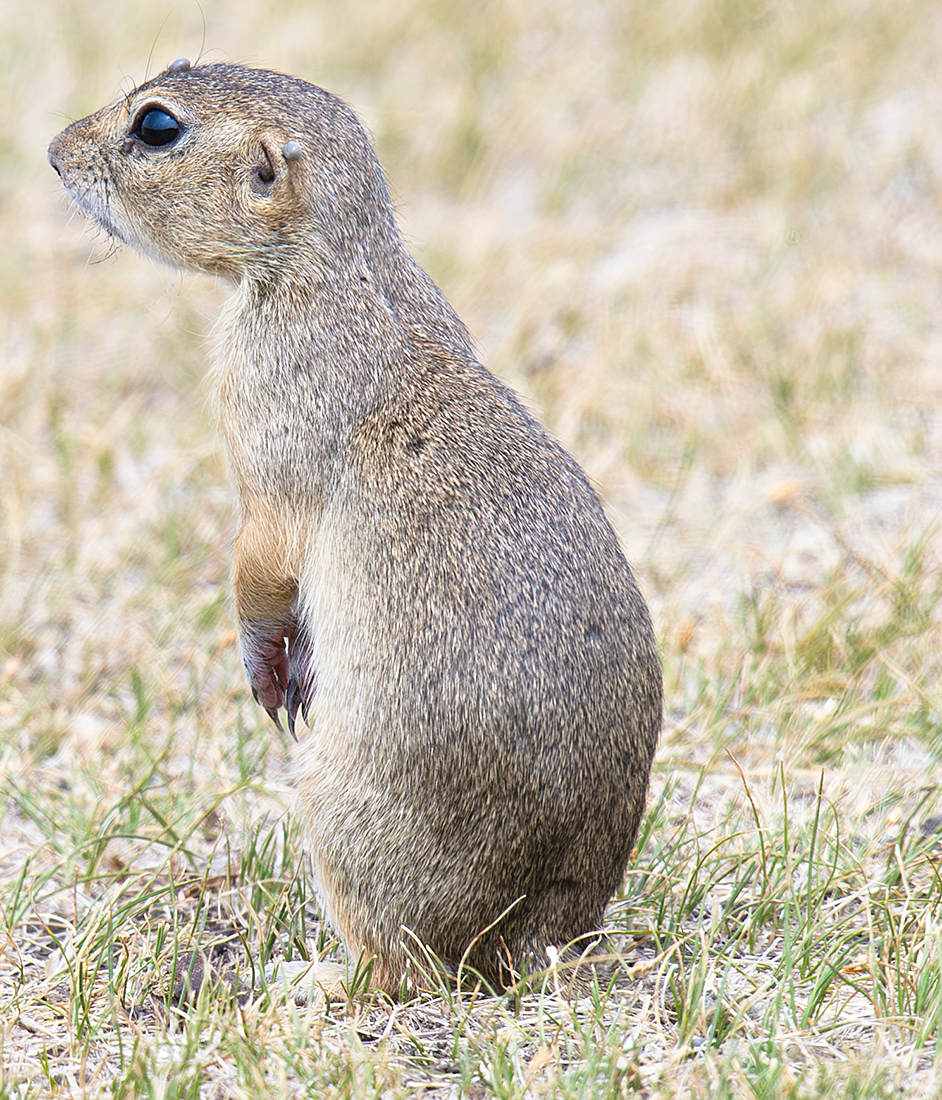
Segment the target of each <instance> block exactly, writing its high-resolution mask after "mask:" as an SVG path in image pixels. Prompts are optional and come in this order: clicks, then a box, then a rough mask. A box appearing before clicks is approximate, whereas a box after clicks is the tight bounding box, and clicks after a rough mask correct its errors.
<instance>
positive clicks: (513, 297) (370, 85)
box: [0, 0, 942, 797]
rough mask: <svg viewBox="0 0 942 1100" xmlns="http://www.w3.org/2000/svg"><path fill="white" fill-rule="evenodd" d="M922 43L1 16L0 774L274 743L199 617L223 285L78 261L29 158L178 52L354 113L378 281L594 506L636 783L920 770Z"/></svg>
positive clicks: (145, 263)
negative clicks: (603, 508) (133, 744)
mask: <svg viewBox="0 0 942 1100" xmlns="http://www.w3.org/2000/svg"><path fill="white" fill-rule="evenodd" d="M40 28H41V30H40ZM940 51H942V8H940V7H939V6H938V5H935V4H932V3H928V2H925V0H902V2H900V0H894V2H890V0H794V2H790V3H765V2H761V0H755V2H752V0H659V2H656V3H650V2H648V3H640V2H632V0H617V2H616V0H579V2H578V3H577V2H575V0H539V2H536V0H479V2H477V3H474V4H470V3H455V2H453V0H384V2H383V3H375V2H367V0H349V2H345V3H342V4H340V3H335V2H327V0H320V2H319V0H304V2H299V0H265V2H263V0H240V2H238V3H233V2H232V0H227V2H225V3H223V2H221V0H202V2H201V4H199V5H197V4H196V3H195V2H181V3H176V4H174V5H173V6H169V5H154V4H144V3H136V2H122V3H111V2H107V0H67V2H63V0H34V2H32V3H30V4H22V3H19V2H14V0H2V2H0V58H2V64H0V334H2V347H0V763H2V766H3V768H5V769H6V770H7V773H8V774H10V775H19V774H22V773H24V772H26V771H28V770H29V769H30V768H31V767H33V766H35V765H37V764H39V763H43V762H44V766H49V767H57V766H58V767H74V765H75V762H76V761H77V760H82V759H87V760H94V761H100V760H101V759H102V757H101V753H102V752H103V751H104V752H105V758H108V759H111V757H109V756H108V754H117V755H115V756H114V757H113V758H114V759H115V760H117V759H119V758H120V751H119V750H121V746H122V745H123V744H124V742H125V741H126V739H127V729H128V723H129V722H131V723H133V722H134V721H138V722H140V723H143V722H144V721H145V719H146V723H147V728H148V731H149V734H148V736H151V737H160V736H164V735H166V736H167V737H170V736H171V733H173V731H176V733H174V736H177V737H178V738H182V740H178V741H176V742H174V745H176V746H177V747H178V748H179V749H183V748H184V747H185V751H186V754H187V755H188V757H189V758H190V760H191V766H192V759H193V758H194V757H193V753H194V752H195V750H194V749H193V741H192V738H193V737H196V736H197V735H196V733H194V732H193V731H194V730H198V729H199V730H204V731H205V730H212V731H214V732H213V734H212V736H209V735H207V737H206V738H205V739H204V740H203V741H200V745H201V746H203V747H201V748H200V749H199V752H197V753H196V757H195V758H197V759H199V760H202V761H203V764H204V765H205V766H206V767H207V768H209V769H210V772H207V774H211V768H212V767H215V766H217V765H218V762H219V760H222V759H224V758H225V757H226V751H227V750H226V748H225V746H226V744H227V743H228V742H227V741H226V738H227V737H228V736H229V731H231V730H232V729H234V728H235V727H236V726H239V725H240V724H241V723H245V724H248V726H249V727H251V729H252V730H255V729H256V728H257V729H258V730H261V731H263V734H262V735H261V738H260V739H258V740H259V744H264V745H265V746H266V748H265V749H264V752H263V750H262V749H261V748H259V749H258V750H257V751H258V752H259V753H260V754H261V755H260V756H259V758H258V761H257V764H258V767H259V768H260V769H262V770H264V767H265V766H267V765H266V763H265V761H266V760H267V757H266V756H265V753H267V752H268V751H269V749H268V747H267V746H277V745H278V744H279V743H278V742H276V741H274V740H272V739H271V738H270V736H269V731H268V728H267V720H264V721H263V720H262V719H260V718H259V713H260V712H258V713H257V712H256V711H255V709H254V708H253V707H252V706H251V703H250V702H249V704H248V705H246V703H245V695H246V691H245V685H244V681H243V676H242V672H241V670H240V668H239V664H238V659H237V656H236V653H235V649H234V644H233V643H234V636H233V633H232V621H231V616H230V611H229V603H228V595H227V577H226V571H227V566H228V559H229V543H230V540H231V538H232V535H233V529H234V525H233V517H232V509H231V499H230V491H229V488H228V485H227V482H226V476H225V470H224V465H223V461H222V458H221V455H220V451H219V448H218V446H217V443H216V440H215V434H214V429H213V425H212V422H211V417H210V415H209V413H208V409H207V406H206V388H205V384H204V379H205V374H206V364H207V356H208V351H207V337H208V335H209V334H210V332H211V330H212V326H213V321H214V318H215V317H216V315H217V314H218V311H219V309H220V306H221V304H222V302H223V301H224V300H225V297H226V295H227V288H226V287H225V286H223V285H221V284H216V283H214V282H213V281H212V280H210V279H208V278H205V277H198V276H190V275H188V276H182V275H179V274H177V273H174V272H172V271H169V270H167V269H164V268H162V267H160V266H158V265H156V264H154V263H152V262H151V261H149V260H145V259H142V258H141V257H139V256H137V255H134V254H132V253H131V252H129V251H128V250H126V249H123V248H115V247H112V245H111V243H110V242H109V241H108V240H107V239H105V238H103V237H102V236H101V235H100V234H98V235H96V233H95V232H94V231H93V230H91V229H89V228H88V227H87V226H86V225H85V224H84V222H83V220H82V219H81V217H80V216H79V215H77V214H75V213H70V211H69V209H68V206H67V204H66V202H65V200H64V198H63V197H62V195H61V188H60V186H59V181H58V180H57V178H56V176H55V174H54V173H53V172H52V171H51V170H50V169H49V167H48V165H47V164H46V161H45V148H46V145H47V143H48V141H49V139H50V138H51V137H52V136H53V135H54V134H55V133H56V132H57V131H58V130H59V129H61V128H62V127H63V126H64V125H66V124H67V123H68V122H69V121H70V120H72V119H75V118H79V117H82V116H83V115H85V114H87V113H89V112H91V111H93V110H95V109H97V108H98V107H100V106H102V105H103V104H104V103H105V102H107V101H110V100H111V99H113V98H115V97H116V96H117V95H119V94H121V93H122V92H123V91H127V90H128V89H130V88H131V87H133V86H134V85H135V84H136V83H138V82H141V81H143V80H144V79H145V78H146V77H148V76H149V75H154V74H155V73H156V72H158V71H159V70H160V69H161V68H163V67H164V66H165V65H166V64H167V63H168V62H169V61H171V60H172V59H173V58H176V57H178V56H181V55H182V56H188V57H190V58H191V59H192V60H194V61H196V60H197V59H205V60H220V59H228V60H237V61H240V62H245V63H249V64H253V65H259V66H265V67H271V68H278V69H281V70H284V71H286V72H290V73H293V74H297V75H299V76H302V77H304V78H306V79H308V80H310V81H313V82H315V83H318V84H321V85H323V86H325V87H326V88H328V89H330V90H331V91H333V92H335V93H337V94H339V95H340V96H342V97H344V98H345V99H347V100H348V101H349V102H350V103H351V104H352V105H353V106H354V107H355V108H356V110H357V111H358V112H359V113H360V115H361V116H362V117H363V118H364V120H365V121H366V123H367V124H368V126H369V128H370V129H371V131H372V133H373V135H374V137H375V140H376V143H377V146H378V150H379V154H380V157H381V159H382V161H383V163H384V165H385V167H386V169H387V173H388V176H389V179H390V182H391V186H392V190H393V193H394V195H395V198H396V202H397V204H398V208H399V216H400V220H401V224H402V227H403V231H404V233H405V235H406V237H407V239H408V240H409V242H410V247H411V248H412V250H413V252H414V254H415V255H416V256H417V257H418V259H419V260H420V262H421V263H422V264H423V265H424V266H425V267H426V268H427V269H428V270H429V271H430V272H431V274H432V275H433V277H434V278H435V279H436V280H437V281H438V282H439V283H440V285H441V286H442V288H443V290H444V291H445V293H446V295H447V296H448V297H449V298H450V300H451V301H452V303H453V304H454V305H455V307H456V308H457V310H458V312H459V314H460V315H461V316H462V317H463V319H464V320H465V322H466V323H467V325H468V326H469V328H470V330H471V332H472V334H473V336H474V338H475V340H476V341H477V344H478V347H479V349H480V354H481V357H482V359H483V361H484V362H485V363H486V364H487V365H488V366H490V367H491V368H492V369H493V370H494V371H496V372H497V373H498V374H499V375H501V376H502V377H503V378H504V379H506V380H507V381H508V382H509V383H510V384H511V385H513V386H514V387H515V388H517V389H518V390H519V391H520V392H521V393H522V394H523V395H524V397H525V399H526V400H527V402H528V403H529V404H530V405H531V406H532V407H533V408H534V409H536V410H537V412H538V414H539V415H540V416H541V418H543V420H544V421H545V422H546V423H547V424H548V425H549V427H550V428H551V430H552V431H553V432H554V433H555V434H556V435H557V436H558V437H559V438H560V439H561V440H562V441H563V443H564V444H565V445H566V446H567V447H568V448H570V449H571V450H572V451H573V452H574V454H575V455H576V456H577V457H578V459H579V460H580V461H581V462H582V463H583V464H584V466H585V467H586V469H587V470H588V472H589V474H590V475H591V477H592V478H593V479H594V481H595V482H596V484H597V485H598V486H599V488H600V491H601V492H602V494H603V496H604V498H605V500H606V502H607V504H608V507H609V509H610V514H611V516H612V518H613V521H614V523H615V525H616V527H617V528H618V530H619V532H620V534H621V536H622V538H623V540H624V544H625V546H626V549H627V552H628V555H629V558H630V560H631V562H632V564H633V566H634V567H635V570H636V572H637V574H638V576H639V579H640V582H641V585H642V588H643V590H644V592H645V594H646V596H647V598H648V600H649V602H650V604H651V606H652V610H653V613H654V616H655V623H656V628H657V631H658V636H659V639H660V641H661V644H662V649H663V653H664V659H665V670H666V676H667V681H668V688H669V703H668V726H667V731H666V734H665V739H664V743H663V746H662V755H661V760H662V765H661V767H662V770H663V771H666V770H667V769H669V768H671V767H676V766H679V765H682V764H683V762H684V761H689V760H692V759H696V760H698V761H699V762H700V763H701V764H703V763H704V762H706V763H709V762H710V761H715V762H718V763H717V767H718V768H720V769H722V768H723V767H726V768H729V764H728V761H727V760H726V758H725V756H724V755H723V750H724V749H725V748H726V747H727V746H728V745H730V744H733V743H735V745H736V747H737V752H740V753H742V754H743V756H742V758H743V759H746V758H750V759H753V760H754V761H755V762H756V763H757V764H758V763H761V761H762V760H771V759H772V758H773V757H774V756H775V755H781V754H783V753H786V754H787V755H788V758H789V759H790V760H791V761H792V762H793V763H794V764H795V766H796V767H800V766H803V765H805V764H807V765H808V766H809V767H816V766H817V765H818V764H819V763H820V762H823V761H828V762H831V763H832V764H834V765H835V766H843V765H844V764H847V763H848V762H850V761H852V760H854V759H857V758H858V756H859V754H860V753H861V752H864V753H865V754H869V756H868V757H867V758H868V759H869V760H871V762H872V761H873V760H874V759H875V755H874V754H875V753H876V751H877V750H876V749H874V747H873V746H874V745H886V744H887V743H889V741H895V743H896V745H897V747H896V749H894V750H893V751H894V752H895V754H896V755H895V757H894V759H895V761H896V763H897V764H900V762H901V761H903V762H904V763H905V760H904V756H905V754H904V753H903V749H902V748H901V747H900V746H901V745H907V746H910V748H912V751H913V752H916V753H917V757H918V768H919V769H922V770H924V769H925V767H926V766H927V764H926V761H927V760H928V761H934V760H935V759H936V754H937V752H938V745H939V738H938V733H939V719H938V713H937V710H936V703H937V700H938V689H937V682H938V671H939V670H938V656H937V654H938V651H939V646H938V633H937V620H936V614H935V604H936V594H937V589H938V586H939V581H938V569H937V565H938V560H937V553H938V537H937V536H938V515H939V508H940V504H942V485H940V480H939V466H940V449H942V433H940V416H939V412H940V402H942V371H940V353H942V330H940V320H942V283H940V276H942V230H940V218H939V213H940V210H939V198H940V193H942V112H940V106H942V95H940V83H939V76H938V64H937V62H938V58H939V57H940V56H942V52H940ZM262 718H264V716H262ZM240 728H241V726H240ZM186 731H189V733H187V732H186ZM200 736H202V735H200ZM188 738H190V739H189V740H188ZM903 738H905V739H908V740H901V739H903ZM169 743H170V742H168V744H169ZM913 746H915V747H913ZM176 751H177V749H174V750H173V751H172V752H171V758H175V756H174V753H175V752H176ZM272 751H275V752H276V753H281V752H282V751H283V750H282V749H280V748H276V749H272ZM881 751H882V750H881ZM907 751H909V750H907ZM200 753H204V754H205V757H204V756H200ZM279 759H281V758H280V757H279ZM914 759H916V758H914ZM214 762H215V763H214ZM96 766H97V765H96ZM108 766H109V767H110V766H111V765H110V764H109V765H108ZM115 766H117V765H115ZM181 766H182V765H181ZM838 774H840V773H838ZM848 786H849V787H852V788H853V789H854V790H857V789H858V784H857V782H856V780H855V781H853V782H849V783H848ZM864 787H865V788H866V785H864ZM861 797H864V795H861Z"/></svg>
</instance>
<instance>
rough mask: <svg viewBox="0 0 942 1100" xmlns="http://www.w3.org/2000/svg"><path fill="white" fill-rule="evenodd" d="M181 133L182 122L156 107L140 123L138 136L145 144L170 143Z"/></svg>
mask: <svg viewBox="0 0 942 1100" xmlns="http://www.w3.org/2000/svg"><path fill="white" fill-rule="evenodd" d="M179 133H180V123H179V122H177V120H176V119H175V118H174V117H173V115H168V114H167V112H166V111H161V110H158V109H157V108H156V107H155V108H154V109H153V110H152V111H148V112H147V114H146V115H144V117H143V118H142V119H141V121H140V122H139V123H138V127H137V132H136V134H135V136H136V137H139V138H140V139H141V141H143V142H144V144H145V145H169V144H170V142H171V141H173V139H174V138H175V137H177V135H178V134H179Z"/></svg>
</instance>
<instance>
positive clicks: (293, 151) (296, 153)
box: [281, 141, 304, 161]
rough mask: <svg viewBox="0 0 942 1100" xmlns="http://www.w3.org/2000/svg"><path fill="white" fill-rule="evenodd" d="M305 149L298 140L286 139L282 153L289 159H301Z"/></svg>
mask: <svg viewBox="0 0 942 1100" xmlns="http://www.w3.org/2000/svg"><path fill="white" fill-rule="evenodd" d="M303 153H304V150H303V149H302V148H301V146H300V144H299V143H298V142H297V141H286V142H285V143H284V145H282V147H281V155H282V156H283V157H284V158H285V160H287V161H293V160H300V159H301V157H302V155H303Z"/></svg>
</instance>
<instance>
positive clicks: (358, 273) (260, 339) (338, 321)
mask: <svg viewBox="0 0 942 1100" xmlns="http://www.w3.org/2000/svg"><path fill="white" fill-rule="evenodd" d="M371 259H374V262H373V263H370V264H368V263H367V262H360V263H358V264H354V263H343V264H339V265H336V266H334V267H325V266H322V265H321V264H317V265H306V266H304V267H301V266H297V267H292V266H290V265H286V268H285V269H284V270H282V271H280V272H278V273H277V274H274V273H272V272H271V271H269V272H267V273H266V275H267V277H265V278H253V277H252V276H251V275H247V276H246V277H244V278H243V279H242V281H241V282H240V283H239V284H238V285H237V289H236V292H235V294H234V295H233V297H232V299H231V300H230V302H229V303H228V305H227V307H226V309H225V311H224V313H223V315H222V317H221V319H220V327H219V330H218V332H219V337H218V340H217V346H216V355H215V370H214V380H215V387H214V389H215V393H214V397H215V406H216V413H217V418H218V420H219V424H220V428H221V430H222V434H223V437H224V439H225V442H226V447H227V451H228V456H229V463H230V467H231V470H232V474H233V477H234V480H235V483H236V486H237V489H238V492H239V496H240V499H241V501H242V503H243V507H248V508H251V502H252V500H253V499H259V500H261V499H266V500H268V501H269V502H271V500H272V498H275V499H278V500H279V501H280V503H281V505H282V506H283V507H285V508H290V509H292V510H293V509H299V510H302V509H303V510H305V511H306V512H307V513H308V514H309V515H310V514H311V510H312V509H317V508H318V506H319V505H320V504H322V503H323V500H324V499H325V497H326V496H328V495H329V494H330V492H331V491H332V489H333V488H334V487H335V486H336V484H337V482H338V479H339V478H340V477H342V475H343V472H344V471H345V470H346V469H348V468H349V463H350V458H351V456H350V446H351V441H352V440H353V439H354V437H355V432H356V426H357V424H358V423H359V422H361V421H362V419H363V418H364V417H367V416H371V415H375V413H376V412H377V411H378V410H379V409H380V408H381V407H382V406H383V405H384V404H388V403H389V402H390V400H391V399H392V398H393V396H394V394H395V392H396V390H397V388H398V386H399V385H400V384H401V382H402V380H403V379H404V378H406V377H407V376H408V375H409V374H410V373H411V372H412V371H413V370H415V369H417V367H419V366H420V365H421V355H420V354H418V353H417V351H416V337H419V338H421V342H422V343H423V344H425V345H428V344H429V343H431V344H433V345H436V346H438V347H440V348H441V349H442V351H443V352H444V353H445V354H446V355H447V356H449V357H454V358H458V359H467V358H469V357H470V358H473V355H474V353H473V348H472V345H471V339H470V337H469V335H468V333H467V330H466V329H465V328H464V326H463V325H462V323H461V321H460V320H459V319H458V317H457V315H456V314H455V313H454V311H453V310H452V308H451V306H450V305H449V304H448V302H447V301H446V300H445V298H444V296H443V295H442V293H441V291H440V290H439V289H438V287H437V286H436V285H435V283H434V282H433V281H432V280H431V279H430V278H429V276H428V275H426V273H425V272H424V271H423V270H422V269H421V268H420V267H419V266H418V265H417V264H416V263H415V261H414V260H413V259H412V257H411V256H409V254H408V253H407V252H406V251H405V250H404V249H400V250H399V254H398V255H396V254H393V255H392V256H389V257H387V258H386V259H387V262H386V263H384V264H382V265H379V264H376V263H375V258H374V257H371Z"/></svg>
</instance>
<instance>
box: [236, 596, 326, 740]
mask: <svg viewBox="0 0 942 1100" xmlns="http://www.w3.org/2000/svg"><path fill="white" fill-rule="evenodd" d="M240 625H241V628H242V629H241V631H240V644H241V648H242V664H243V665H244V666H245V673H246V676H248V680H249V686H250V687H251V689H252V696H253V698H254V699H255V701H256V703H259V704H261V706H263V707H264V708H265V711H266V712H267V714H268V715H269V717H270V718H271V720H272V721H273V722H274V723H275V725H276V726H277V727H278V729H279V730H281V731H282V732H283V731H284V727H283V726H282V724H281V720H280V718H279V715H278V712H279V710H280V709H281V708H282V707H284V708H285V712H286V714H287V716H288V729H289V730H290V732H291V736H292V737H294V738H295V740H297V737H296V736H295V732H294V726H295V721H296V719H297V714H298V710H299V709H300V711H301V715H302V717H303V718H304V721H305V722H306V721H307V717H308V709H309V707H310V705H311V699H312V698H313V696H314V688H315V677H314V669H313V664H312V653H311V644H310V636H309V635H308V632H307V631H306V630H305V629H304V628H303V627H300V626H299V625H298V623H297V622H296V621H295V620H294V619H293V618H292V619H277V620H275V619H268V620H264V621H254V622H247V621H243V622H242V623H241V624H240Z"/></svg>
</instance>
